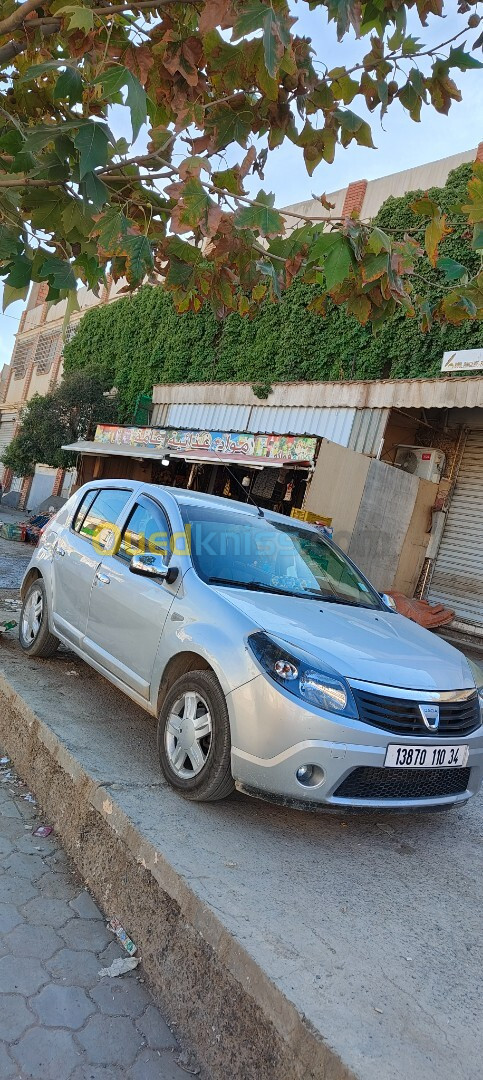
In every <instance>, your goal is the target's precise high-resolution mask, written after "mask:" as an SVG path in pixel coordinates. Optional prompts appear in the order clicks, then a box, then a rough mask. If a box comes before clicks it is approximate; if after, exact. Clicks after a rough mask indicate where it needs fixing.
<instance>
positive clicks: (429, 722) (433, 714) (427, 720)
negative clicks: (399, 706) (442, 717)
mask: <svg viewBox="0 0 483 1080" xmlns="http://www.w3.org/2000/svg"><path fill="white" fill-rule="evenodd" d="M418 708H419V711H420V713H421V719H422V721H423V724H424V726H425V727H427V729H428V731H437V730H438V728H439V705H419V706H418Z"/></svg>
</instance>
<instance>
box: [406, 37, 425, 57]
mask: <svg viewBox="0 0 483 1080" xmlns="http://www.w3.org/2000/svg"><path fill="white" fill-rule="evenodd" d="M422 47H423V46H422V45H421V44H420V42H419V38H416V37H411V36H408V37H407V38H404V41H403V43H402V48H401V52H402V54H403V56H415V55H416V53H418V52H421V49H422Z"/></svg>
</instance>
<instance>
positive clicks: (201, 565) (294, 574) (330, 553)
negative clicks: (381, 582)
mask: <svg viewBox="0 0 483 1080" xmlns="http://www.w3.org/2000/svg"><path fill="white" fill-rule="evenodd" d="M182 514H183V518H184V523H185V526H186V531H187V534H188V537H189V545H190V551H191V558H192V560H193V564H194V567H195V570H196V572H197V574H198V575H199V577H201V578H202V579H203V580H204V581H207V582H209V583H210V584H213V585H231V586H234V587H236V588H244V589H252V590H257V591H261V592H262V591H263V592H273V593H282V594H284V595H288V596H303V597H306V598H308V599H315V600H319V601H320V600H324V601H329V602H333V603H342V604H351V605H354V606H357V607H371V608H381V607H382V603H381V600H380V597H379V596H378V594H377V593H376V592H375V590H374V589H372V587H371V586H370V585H369V584H368V583H367V582H366V581H365V580H364V578H363V577H361V575H360V574H359V572H358V571H357V570H356V569H355V567H354V566H352V564H351V563H350V562H349V560H348V559H347V558H346V557H345V555H344V554H343V552H341V551H339V550H338V549H337V548H336V547H335V546H334V545H333V544H332V543H330V542H329V541H328V540H326V539H325V538H324V537H323V536H322V535H321V534H320V535H319V534H318V533H317V532H315V531H314V530H312V529H307V528H304V527H303V526H299V525H295V524H292V523H290V524H288V523H287V524H285V522H279V521H274V520H270V519H269V518H266V517H255V516H254V517H248V515H246V514H236V513H229V514H225V513H224V512H223V510H221V509H220V510H217V509H211V508H206V507H191V506H190V507H187V506H184V507H182Z"/></svg>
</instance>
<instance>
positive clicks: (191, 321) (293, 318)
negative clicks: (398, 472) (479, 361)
mask: <svg viewBox="0 0 483 1080" xmlns="http://www.w3.org/2000/svg"><path fill="white" fill-rule="evenodd" d="M471 171H472V170H471V165H462V166H460V168H458V169H455V170H454V171H453V172H452V173H450V175H449V177H448V180H447V183H446V185H445V187H444V188H441V189H439V188H433V189H430V191H429V195H430V197H432V198H434V199H435V201H437V202H438V203H439V205H440V206H441V207H442V209H443V211H445V212H446V213H447V216H448V221H450V222H451V224H452V225H453V226H454V228H453V232H452V233H451V234H450V235H449V236H448V237H446V239H445V240H444V242H443V243H442V244H441V249H440V254H441V256H450V257H451V258H453V259H456V260H457V261H459V262H462V263H463V264H464V265H465V266H466V267H467V268H468V271H469V273H470V274H472V273H474V272H475V271H476V269H477V267H478V265H479V256H478V255H477V253H476V252H472V251H471V248H470V237H469V235H468V229H467V226H466V229H465V222H464V217H463V215H462V214H461V213H459V212H458V207H459V206H460V205H461V204H462V203H463V202H464V201H465V199H466V197H467V192H466V185H467V182H468V179H469V177H470V176H471ZM421 194H422V192H410V193H408V194H406V195H404V196H403V197H402V198H398V199H395V198H392V197H391V198H389V199H387V201H386V202H385V203H384V205H383V206H382V207H381V210H380V211H379V213H378V215H377V218H376V219H375V223H376V224H378V225H380V226H381V228H389V229H391V230H395V229H396V230H400V232H401V236H402V235H403V234H404V232H405V231H406V230H414V229H416V228H421V236H422V233H423V231H424V225H422V226H421V222H420V220H418V218H417V217H416V216H415V214H414V213H413V212H412V210H411V208H410V206H411V203H412V202H413V201H414V199H415V198H417V197H418V196H420V195H421ZM443 282H444V275H443V273H442V272H441V271H440V270H438V269H435V270H429V271H425V278H424V280H422V281H419V280H415V285H414V287H415V289H417V290H418V291H421V292H422V293H423V294H424V295H425V296H426V297H427V298H428V300H429V302H431V299H432V298H433V296H435V295H436V293H437V292H438V290H439V289H440V288H441V284H442V283H443ZM317 292H318V289H317V287H315V286H309V285H304V284H302V282H301V281H299V280H296V281H295V282H294V284H293V285H292V286H291V288H290V289H288V290H287V292H285V293H284V294H283V296H282V299H281V300H280V302H279V303H273V302H272V301H270V300H266V301H265V302H263V303H262V304H261V306H260V309H259V312H258V313H257V315H256V317H255V318H254V319H252V320H249V319H242V318H240V316H239V315H237V314H233V315H229V316H228V318H227V319H226V320H225V321H224V322H223V323H219V322H217V321H216V319H215V317H214V315H213V314H212V313H211V310H210V309H209V308H203V309H202V311H201V312H200V313H199V314H197V315H195V314H191V313H190V314H186V315H178V314H177V313H176V312H175V310H174V308H173V304H172V301H171V299H170V297H169V295H167V294H166V293H165V292H164V291H163V290H162V288H159V287H152V286H147V285H146V286H143V288H141V289H140V290H139V291H138V292H137V293H136V295H135V296H130V297H123V298H122V299H120V300H117V301H116V302H115V303H112V304H109V305H106V306H103V307H101V306H100V307H97V308H93V309H92V310H91V311H89V312H87V313H86V315H84V317H83V319H82V322H81V323H80V326H79V329H78V330H77V333H76V334H75V336H74V337H73V339H72V340H71V341H70V343H69V344H68V345H66V347H65V368H66V370H67V371H71V370H75V369H90V370H95V371H96V372H97V373H98V374H100V376H101V378H102V380H103V382H104V383H105V385H106V386H116V387H117V389H118V393H119V398H118V400H119V405H120V412H121V418H122V419H123V420H124V421H127V422H129V421H130V420H131V419H132V415H133V409H134V405H135V401H136V398H137V396H138V394H139V393H150V392H151V390H152V387H153V384H155V383H173V382H174V383H177V382H179V383H183V382H184V383H189V382H208V381H209V382H211V381H219V382H251V383H252V384H253V385H254V388H255V389H256V392H257V394H258V396H259V397H260V398H263V397H267V395H268V392H269V389H270V385H271V383H273V382H292V381H299V380H310V381H314V380H338V379H350V380H352V379H384V378H393V379H394V378H395V379H402V378H421V377H430V376H435V375H438V374H439V373H440V369H441V360H442V356H443V352H444V351H446V350H453V349H465V348H468V349H469V348H477V347H480V346H481V344H482V332H481V327H480V324H479V323H477V322H472V321H468V322H465V323H463V324H462V325H461V326H444V327H442V326H439V325H435V326H433V327H432V328H431V329H430V330H429V332H428V333H426V334H423V333H422V332H421V329H420V327H419V325H418V323H417V321H416V320H415V319H408V318H406V317H405V316H404V315H402V314H399V313H398V314H396V315H394V316H393V318H392V319H391V320H389V321H388V322H387V323H386V324H384V325H383V326H382V328H381V329H380V330H379V331H378V333H377V334H376V335H374V334H373V332H372V331H371V329H370V328H368V327H362V326H360V325H359V323H358V322H357V321H356V320H355V319H354V318H351V317H350V316H348V315H346V314H345V313H344V312H343V311H342V310H341V309H340V308H336V307H335V306H334V305H329V307H328V310H327V314H326V316H325V317H324V318H321V317H320V316H319V315H315V314H313V313H312V312H310V311H307V305H308V304H309V303H310V301H311V299H313V297H314V296H315V295H317Z"/></svg>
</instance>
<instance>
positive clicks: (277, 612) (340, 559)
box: [20, 480, 483, 809]
mask: <svg viewBox="0 0 483 1080" xmlns="http://www.w3.org/2000/svg"><path fill="white" fill-rule="evenodd" d="M22 599H23V607H22V612H21V618H20V642H21V645H22V648H23V649H24V650H25V652H26V653H27V654H29V655H30V656H51V655H52V654H53V653H54V652H55V650H56V649H57V646H58V644H59V642H62V643H63V644H64V645H67V646H68V647H69V648H70V649H73V650H74V652H76V653H77V654H78V655H79V656H80V657H82V659H84V660H85V661H86V662H87V663H88V664H90V665H91V666H92V667H93V668H95V669H96V671H98V672H100V673H101V674H102V675H104V676H105V677H106V678H107V679H110V681H111V682H112V683H113V684H114V685H115V686H117V687H118V688H120V689H121V690H123V691H124V692H125V693H126V694H127V695H129V697H130V698H132V699H133V701H135V702H137V704H138V705H141V706H142V707H143V708H144V709H146V710H147V712H149V713H151V714H152V715H155V716H156V717H157V718H158V746H159V758H160V763H161V769H162V771H163V773H164V776H165V777H166V779H167V780H168V782H169V783H170V784H171V785H172V787H173V788H175V789H176V790H177V791H178V792H180V793H181V794H182V795H184V796H185V797H187V798H189V799H197V800H215V799H221V798H223V797H224V796H226V795H228V794H229V793H230V792H231V791H232V789H233V787H234V786H236V787H237V788H239V789H240V790H241V791H244V792H246V793H248V794H251V795H257V796H261V797H263V798H269V799H282V800H283V801H284V802H287V801H291V802H292V803H294V804H295V805H298V806H304V807H310V808H315V807H321V806H325V807H344V808H346V807H349V806H350V807H370V808H378V807H379V808H381V807H382V808H384V809H386V808H394V809H411V808H412V809H416V808H417V809H421V808H433V809H434V808H440V809H441V808H446V807H450V806H453V805H455V804H461V803H464V802H466V801H467V800H468V798H469V797H470V796H471V795H474V794H475V793H476V792H477V791H478V788H479V786H480V783H481V779H482V770H483V728H482V700H483V693H482V690H481V687H480V686H479V685H477V682H478V679H477V680H476V681H475V677H474V675H473V672H472V669H471V668H470V665H469V663H468V661H467V660H466V659H465V657H464V656H463V655H462V654H461V653H460V652H458V651H457V650H456V649H454V648H453V647H452V646H451V645H448V644H447V643H446V642H445V641H443V640H441V639H440V638H438V637H436V636H434V635H432V634H431V633H429V632H428V631H426V630H423V629H422V628H421V627H420V626H417V625H416V624H414V623H413V622H410V621H409V620H408V619H406V618H404V617H403V616H402V615H399V614H397V613H396V612H395V611H393V610H391V609H390V608H389V607H388V605H387V603H386V602H385V601H384V599H383V598H381V596H380V595H379V594H378V593H377V592H376V590H375V589H374V588H373V587H372V586H371V584H370V583H369V582H368V581H367V579H366V578H365V577H364V575H363V574H362V573H361V572H360V571H359V570H358V569H357V567H356V566H354V564H353V563H352V562H351V561H350V559H348V558H347V556H346V555H345V554H344V553H343V552H342V551H340V550H339V548H338V547H337V546H336V545H335V544H334V543H332V542H331V541H330V540H329V539H328V538H327V537H325V536H324V535H323V534H322V533H321V531H320V530H318V529H316V528H315V527H311V526H308V525H304V524H301V523H299V522H295V521H294V520H293V519H290V518H287V517H283V516H282V515H278V514H272V513H269V512H268V511H267V512H265V511H263V512H262V511H258V510H257V508H256V507H255V506H251V505H248V504H242V503H236V502H233V501H229V500H225V499H220V498H216V497H213V496H211V497H210V496H208V495H203V494H197V493H193V492H190V491H185V490H180V489H168V488H162V487H159V486H155V485H149V484H147V485H146V484H142V483H138V482H131V481H122V480H106V481H102V482H97V483H96V482H93V483H90V484H87V485H86V486H85V487H83V488H81V489H80V490H79V491H77V493H76V494H75V495H73V496H72V497H71V498H70V499H69V500H68V502H67V503H66V504H65V506H64V507H63V508H62V509H61V510H60V511H59V512H58V513H57V514H56V516H55V517H54V518H53V519H52V520H51V522H50V523H49V525H48V526H47V528H46V529H45V531H44V533H43V535H42V537H41V539H40V543H39V545H38V547H37V549H36V551H35V553H34V555H33V557H32V560H31V562H30V565H29V567H28V569H27V572H26V574H25V577H24V581H23V585H22ZM100 722H102V721H100Z"/></svg>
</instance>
